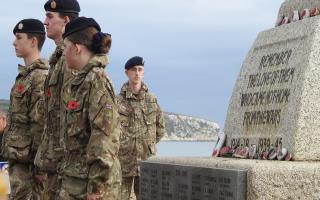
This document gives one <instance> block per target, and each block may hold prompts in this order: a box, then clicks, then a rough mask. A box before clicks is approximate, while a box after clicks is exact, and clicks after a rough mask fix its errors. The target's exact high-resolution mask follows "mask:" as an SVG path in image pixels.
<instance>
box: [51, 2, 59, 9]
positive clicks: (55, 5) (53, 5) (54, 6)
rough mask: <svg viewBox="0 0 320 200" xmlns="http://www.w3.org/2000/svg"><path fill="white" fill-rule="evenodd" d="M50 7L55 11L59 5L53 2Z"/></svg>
mask: <svg viewBox="0 0 320 200" xmlns="http://www.w3.org/2000/svg"><path fill="white" fill-rule="evenodd" d="M50 6H51V8H52V9H55V8H56V7H57V3H56V2H55V1H51V3H50Z"/></svg>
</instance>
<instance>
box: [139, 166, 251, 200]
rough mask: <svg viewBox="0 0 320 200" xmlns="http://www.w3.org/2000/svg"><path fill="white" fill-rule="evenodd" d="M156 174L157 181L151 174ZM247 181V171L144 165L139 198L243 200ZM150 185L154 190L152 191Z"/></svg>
mask: <svg viewBox="0 0 320 200" xmlns="http://www.w3.org/2000/svg"><path fill="white" fill-rule="evenodd" d="M156 168H157V169H156ZM144 169H148V170H147V172H149V173H145V172H146V171H145V170H144ZM154 170H155V171H157V180H155V176H153V174H152V173H151V172H152V171H154ZM246 177H247V172H246V171H245V170H231V169H216V168H202V167H194V166H179V165H171V164H161V163H148V162H147V161H145V162H142V165H141V177H140V196H141V199H142V200H160V199H166V200H167V199H172V200H222V199H225V200H242V199H245V197H246ZM148 184H150V185H152V188H154V189H152V190H150V189H149V188H150V186H148ZM155 194H156V195H155Z"/></svg>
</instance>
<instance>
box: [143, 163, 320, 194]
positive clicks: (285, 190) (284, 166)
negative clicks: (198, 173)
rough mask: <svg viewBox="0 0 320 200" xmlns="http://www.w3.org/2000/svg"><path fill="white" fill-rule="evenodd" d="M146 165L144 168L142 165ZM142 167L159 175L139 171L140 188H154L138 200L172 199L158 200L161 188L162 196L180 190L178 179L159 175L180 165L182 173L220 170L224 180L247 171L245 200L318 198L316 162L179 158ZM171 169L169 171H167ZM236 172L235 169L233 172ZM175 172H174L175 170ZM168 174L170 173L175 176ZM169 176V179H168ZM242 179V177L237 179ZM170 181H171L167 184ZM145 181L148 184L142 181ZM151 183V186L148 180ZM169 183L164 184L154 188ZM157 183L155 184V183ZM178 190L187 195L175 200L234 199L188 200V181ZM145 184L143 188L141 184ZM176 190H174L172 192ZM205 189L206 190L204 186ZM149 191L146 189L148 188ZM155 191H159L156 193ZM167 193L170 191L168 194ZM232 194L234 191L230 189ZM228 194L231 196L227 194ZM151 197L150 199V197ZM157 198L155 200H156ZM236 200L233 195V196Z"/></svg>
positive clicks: (319, 176) (319, 184)
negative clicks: (193, 168) (163, 189)
mask: <svg viewBox="0 0 320 200" xmlns="http://www.w3.org/2000/svg"><path fill="white" fill-rule="evenodd" d="M144 164H145V165H144ZM144 164H142V169H144V170H146V169H149V170H154V172H155V171H157V172H159V174H157V175H153V176H152V173H151V171H150V173H149V174H145V173H143V172H142V175H141V179H140V183H141V184H142V186H141V188H140V189H144V188H146V185H149V192H150V191H151V187H153V188H154V190H153V192H152V193H147V194H153V195H154V196H148V195H146V196H145V197H144V198H141V200H157V199H172V198H170V197H169V198H168V197H167V198H161V195H160V193H161V191H162V188H161V187H165V191H167V192H166V193H165V194H167V195H168V194H169V196H170V194H174V192H178V191H179V187H176V186H175V187H174V184H175V183H177V182H179V181H180V180H176V179H175V178H174V175H168V173H162V172H163V170H162V169H163V168H164V169H165V170H164V171H165V172H167V171H170V170H168V168H167V167H166V166H168V165H171V166H181V168H174V167H172V170H173V169H174V170H175V169H180V170H182V171H183V169H185V167H194V166H197V167H200V168H205V169H207V168H211V169H223V170H224V171H223V170H222V171H220V174H219V176H220V177H227V176H229V175H230V174H228V173H230V171H229V170H231V171H234V173H236V172H245V171H246V172H247V183H246V185H247V187H246V190H247V192H246V194H245V195H246V199H248V200H264V199H320V163H319V162H291V161H281V162H280V161H267V160H249V159H232V158H214V159H212V158H190V157H188V158H181V157H154V158H151V159H149V160H148V161H146V162H144ZM169 169H170V168H169ZM235 169H237V170H235ZM174 172H175V171H174ZM174 172H171V173H174ZM168 177H169V178H168ZM239 177H241V176H239ZM169 179H170V181H168V180H169ZM146 180H148V181H147V182H145V181H146ZM152 180H153V181H154V182H153V186H152V183H151V182H150V181H152ZM161 180H164V182H166V181H168V182H167V183H168V184H167V185H166V184H164V186H162V185H157V187H156V186H154V183H156V184H160V183H162V182H161ZM157 181H158V182H157ZM180 183H183V184H181V185H182V186H181V185H180V191H183V192H184V193H182V194H186V195H185V196H183V197H184V198H175V199H174V200H179V199H186V200H189V199H190V200H194V199H201V200H203V199H213V200H214V199H230V200H231V199H236V198H227V197H226V196H224V197H222V198H218V197H219V196H218V195H217V196H213V197H212V198H191V197H192V195H188V194H189V193H188V190H187V189H183V188H184V187H185V186H188V181H185V182H181V181H180ZM144 184H145V185H144ZM174 188H175V189H174ZM205 188H206V185H202V187H201V189H202V190H201V193H203V194H205V191H206V190H205ZM207 189H208V187H207ZM147 190H148V187H147ZM156 191H157V192H158V193H157V194H155V193H156ZM168 191H171V193H170V192H168ZM190 191H192V189H190V190H189V192H190ZM230 191H233V190H230ZM226 194H227V193H226ZM229 194H230V193H229ZM151 197H152V198H151ZM156 197H157V198H156ZM234 197H235V196H234Z"/></svg>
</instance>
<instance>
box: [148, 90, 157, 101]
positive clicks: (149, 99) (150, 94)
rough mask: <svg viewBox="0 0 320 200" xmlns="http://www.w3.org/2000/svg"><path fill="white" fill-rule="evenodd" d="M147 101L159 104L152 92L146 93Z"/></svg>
mask: <svg viewBox="0 0 320 200" xmlns="http://www.w3.org/2000/svg"><path fill="white" fill-rule="evenodd" d="M146 100H147V101H148V102H154V103H157V97H156V96H155V95H154V94H152V93H150V92H147V93H146Z"/></svg>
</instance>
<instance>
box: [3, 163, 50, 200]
mask: <svg viewBox="0 0 320 200" xmlns="http://www.w3.org/2000/svg"><path fill="white" fill-rule="evenodd" d="M9 179H10V186H11V194H10V199H12V200H20V199H21V200H41V199H43V190H44V184H39V183H37V182H36V180H35V178H34V165H32V164H25V163H9Z"/></svg>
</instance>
